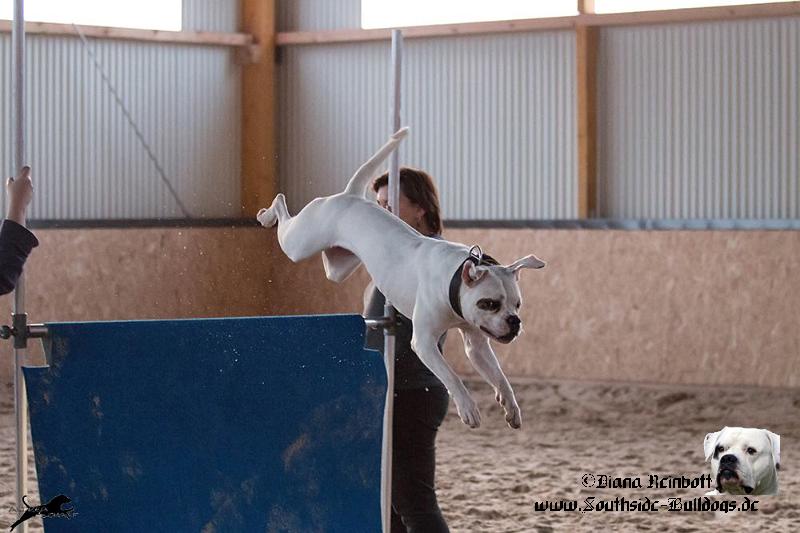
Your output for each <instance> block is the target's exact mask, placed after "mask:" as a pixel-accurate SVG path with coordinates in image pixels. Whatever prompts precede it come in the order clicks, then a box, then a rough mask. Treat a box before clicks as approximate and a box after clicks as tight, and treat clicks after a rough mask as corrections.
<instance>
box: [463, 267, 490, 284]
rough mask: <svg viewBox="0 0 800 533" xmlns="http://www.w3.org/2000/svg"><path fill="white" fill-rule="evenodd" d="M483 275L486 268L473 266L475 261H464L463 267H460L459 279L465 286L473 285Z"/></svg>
mask: <svg viewBox="0 0 800 533" xmlns="http://www.w3.org/2000/svg"><path fill="white" fill-rule="evenodd" d="M485 275H486V269H485V268H484V267H479V266H475V263H473V262H472V261H467V262H466V263H464V267H463V268H462V269H461V281H463V282H464V285H466V286H467V287H474V286H475V285H477V284H478V283H479V282H480V281H481V280H482V279H483V276H485Z"/></svg>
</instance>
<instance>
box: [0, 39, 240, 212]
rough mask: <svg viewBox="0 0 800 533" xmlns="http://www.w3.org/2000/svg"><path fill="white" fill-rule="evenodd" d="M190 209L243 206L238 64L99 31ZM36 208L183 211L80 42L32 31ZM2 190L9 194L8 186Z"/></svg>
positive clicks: (3, 68) (30, 103) (209, 53)
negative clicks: (111, 36)
mask: <svg viewBox="0 0 800 533" xmlns="http://www.w3.org/2000/svg"><path fill="white" fill-rule="evenodd" d="M91 46H92V48H93V49H94V51H95V54H96V55H97V57H98V59H99V61H100V62H101V64H102V65H103V68H104V69H105V71H106V73H107V74H108V76H109V78H110V79H111V80H112V83H113V85H114V86H115V87H116V89H117V91H118V92H119V94H120V96H121V97H122V99H123V100H124V101H125V103H126V104H127V106H128V108H129V110H130V112H131V114H132V116H133V119H134V121H135V122H136V123H137V125H138V127H139V128H140V129H141V131H142V134H143V136H144V138H145V139H146V140H147V141H148V143H149V144H150V145H151V148H152V149H153V151H154V153H155V154H156V157H157V158H158V160H159V161H160V163H161V165H162V166H163V167H164V170H165V172H166V174H167V176H168V178H169V179H170V180H171V181H172V183H173V185H174V187H175V188H177V190H178V192H179V195H180V197H181V200H182V201H183V202H184V204H186V205H187V206H188V208H189V210H190V214H191V215H192V216H193V217H229V216H238V215H239V212H240V206H239V204H240V202H239V195H240V191H239V189H240V186H239V182H240V176H239V174H240V127H239V124H240V92H241V91H240V87H241V82H240V69H239V67H237V66H236V65H235V64H234V63H233V57H232V56H233V53H232V52H231V50H229V49H226V48H217V47H204V46H187V45H164V44H150V43H133V42H122V41H109V40H91ZM26 63H27V91H28V94H27V108H28V121H27V132H28V159H29V160H30V162H31V164H32V165H33V167H34V176H35V179H36V196H35V200H34V202H33V204H32V206H31V213H30V216H31V218H37V219H102V218H160V217H182V216H183V214H182V213H181V211H180V210H179V209H178V207H177V205H176V202H175V201H174V200H173V198H172V196H171V195H170V194H169V191H168V189H167V187H166V186H165V185H164V184H163V182H162V180H161V178H160V177H159V175H158V174H157V172H156V170H155V167H154V165H153V163H152V162H151V161H150V159H148V157H147V155H146V152H145V150H144V148H143V147H142V145H141V144H140V142H139V140H138V139H137V138H136V137H135V135H134V132H133V130H132V128H131V127H130V125H129V124H128V122H127V121H126V120H125V117H124V115H123V113H122V110H121V109H120V107H119V106H118V105H117V103H116V102H115V100H114V98H113V96H112V95H111V93H110V91H109V90H108V88H107V87H106V85H105V84H104V83H103V81H102V79H101V76H100V73H99V72H98V71H97V70H96V69H95V67H94V65H93V63H92V61H91V59H90V57H89V55H88V53H87V51H86V49H85V48H84V47H83V45H82V43H81V41H80V40H79V39H77V38H73V37H53V36H47V37H45V36H29V37H28V39H27V59H26ZM11 72H12V64H11V38H10V35H8V34H4V35H1V36H0V87H1V88H2V94H3V95H4V97H3V98H2V104H0V106H2V107H0V112H2V116H3V124H2V139H0V161H1V162H2V167H3V172H5V173H6V174H7V175H10V174H9V173H11V172H12V171H13V169H12V168H11V165H12V164H13V158H12V154H13V146H12V142H13V140H12V136H11V132H12V125H11V123H10V122H11V109H10V106H11ZM3 194H5V192H3Z"/></svg>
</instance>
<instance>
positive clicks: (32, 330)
mask: <svg viewBox="0 0 800 533" xmlns="http://www.w3.org/2000/svg"><path fill="white" fill-rule="evenodd" d="M49 332H50V330H49V329H47V326H46V325H45V324H28V338H33V339H40V338H42V337H46V336H47V334H48V333H49Z"/></svg>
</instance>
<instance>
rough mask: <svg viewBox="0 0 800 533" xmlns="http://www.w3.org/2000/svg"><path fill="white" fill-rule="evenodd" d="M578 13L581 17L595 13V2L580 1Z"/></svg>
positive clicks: (590, 0) (591, 0) (592, 0)
mask: <svg viewBox="0 0 800 533" xmlns="http://www.w3.org/2000/svg"><path fill="white" fill-rule="evenodd" d="M578 13H580V14H581V15H583V14H592V13H594V0H578Z"/></svg>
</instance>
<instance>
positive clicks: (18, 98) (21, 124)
mask: <svg viewBox="0 0 800 533" xmlns="http://www.w3.org/2000/svg"><path fill="white" fill-rule="evenodd" d="M24 4H25V2H24V0H14V26H13V30H12V34H13V35H12V48H13V56H14V87H13V94H14V143H15V151H14V173H15V174H16V172H18V171H19V169H21V168H22V167H23V165H25V164H26V161H25V10H24ZM23 313H25V279H24V276H22V275H21V276H20V278H19V281H17V288H16V290H15V291H14V314H15V315H17V314H23ZM25 352H26V350H25V349H24V348H18V347H17V345H16V343H15V345H14V396H15V398H14V401H15V412H16V419H17V420H16V421H17V509H24V507H23V503H22V497H23V496H24V495H25V492H26V490H27V474H28V424H27V422H28V417H27V414H28V402H27V399H26V397H25V382H24V381H23V378H22V364H23V362H24V360H25ZM27 529H28V528H27V523H25V522H23V523H22V524H20V531H21V532H22V533H25V532H26V531H27Z"/></svg>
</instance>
